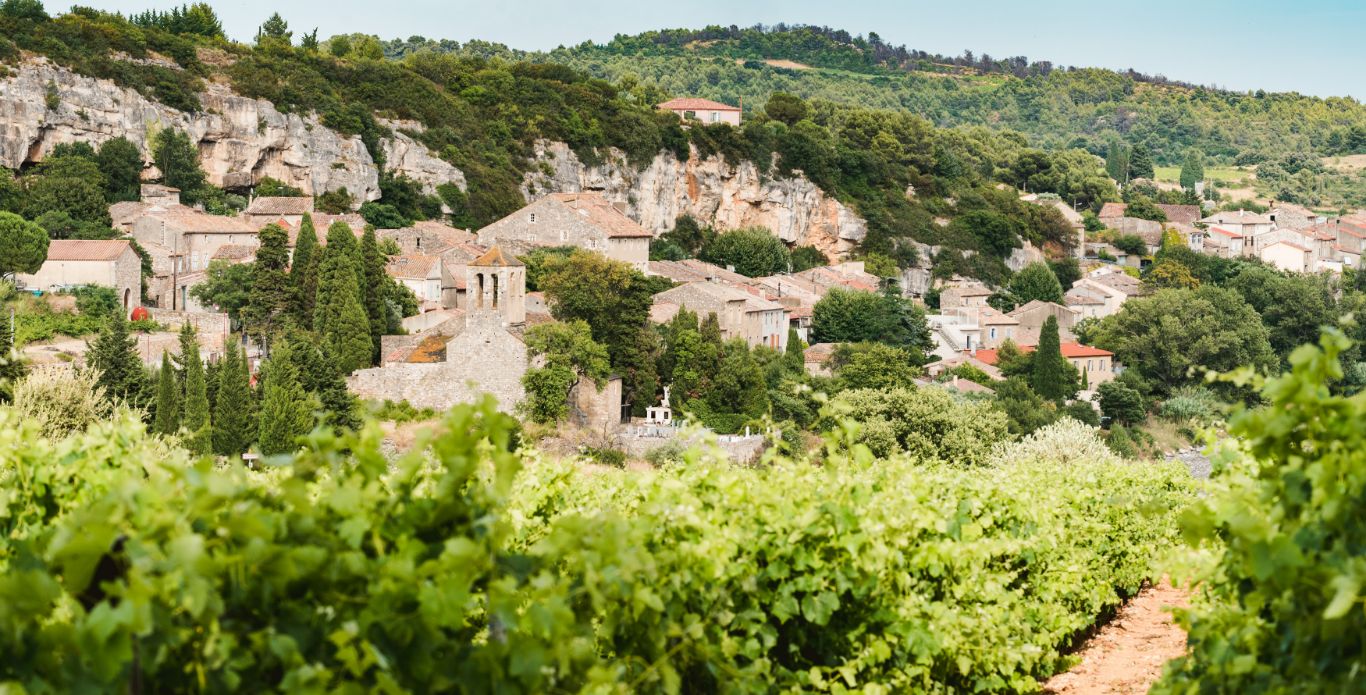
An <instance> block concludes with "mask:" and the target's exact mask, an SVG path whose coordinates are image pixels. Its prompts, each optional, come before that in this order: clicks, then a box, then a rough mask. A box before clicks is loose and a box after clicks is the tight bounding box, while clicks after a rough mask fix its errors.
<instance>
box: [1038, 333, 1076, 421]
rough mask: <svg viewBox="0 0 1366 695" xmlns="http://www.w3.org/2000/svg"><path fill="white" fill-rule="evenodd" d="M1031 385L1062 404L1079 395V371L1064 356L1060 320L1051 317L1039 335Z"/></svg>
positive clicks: (1041, 393) (1048, 397) (1049, 398)
mask: <svg viewBox="0 0 1366 695" xmlns="http://www.w3.org/2000/svg"><path fill="white" fill-rule="evenodd" d="M1030 362H1031V371H1030V375H1029V385H1030V387H1032V388H1033V389H1034V392H1035V393H1037V394H1039V395H1040V396H1043V397H1044V398H1046V399H1048V400H1051V401H1055V402H1058V403H1061V402H1063V401H1065V400H1067V399H1068V398H1071V397H1072V395H1073V394H1075V393H1076V392H1077V370H1076V369H1073V368H1072V365H1071V364H1069V363H1068V362H1067V358H1065V357H1063V356H1062V346H1061V344H1060V343H1059V340H1058V319H1057V317H1054V316H1049V317H1048V319H1047V320H1045V321H1044V322H1043V329H1042V330H1041V331H1040V332H1039V346H1038V348H1036V349H1035V350H1034V354H1033V356H1032V357H1031V358H1030Z"/></svg>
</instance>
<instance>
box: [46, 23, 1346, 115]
mask: <svg viewBox="0 0 1366 695" xmlns="http://www.w3.org/2000/svg"><path fill="white" fill-rule="evenodd" d="M184 1H186V0H82V1H81V3H80V4H83V5H89V6H94V7H99V8H101V9H108V10H116V11H121V12H131V11H140V10H143V9H147V8H150V7H160V8H168V7H172V6H175V5H179V4H181V3H182V2H184ZM47 4H48V6H49V7H50V8H52V9H56V8H59V7H64V6H65V5H64V3H63V4H59V3H58V2H56V1H55V0H47ZM211 4H212V5H213V6H214V7H215V8H216V9H217V10H218V13H219V16H220V17H221V18H222V19H223V23H224V26H225V28H226V29H227V31H228V34H229V35H230V36H231V37H233V38H235V39H240V40H249V39H250V38H251V37H252V35H254V33H255V31H256V26H257V25H258V24H260V22H261V21H262V20H264V19H265V18H266V17H267V16H269V15H270V13H271V12H273V11H276V10H278V11H279V12H280V13H281V14H282V15H283V16H284V18H285V19H286V20H287V21H288V22H289V23H290V26H291V28H293V29H294V30H295V31H296V32H299V31H301V30H302V31H310V30H312V29H313V28H314V27H317V28H318V29H319V32H318V35H319V36H320V37H323V38H326V37H328V36H331V35H333V34H339V33H350V32H364V33H370V34H378V35H379V36H381V37H382V38H394V37H408V36H412V35H415V34H416V35H422V36H426V37H429V38H448V39H455V40H457V41H467V40H469V39H473V38H478V39H485V40H489V41H496V42H500V43H505V44H507V45H509V46H512V47H514V48H523V49H549V48H554V47H556V46H559V45H573V44H577V43H580V42H582V41H584V40H593V41H596V42H603V41H607V40H609V39H611V38H612V36H613V35H614V34H618V33H625V34H634V33H638V32H640V31H644V30H647V29H660V28H670V27H689V28H696V27H702V26H705V25H708V24H721V25H730V24H737V25H740V26H750V25H753V24H756V23H764V24H776V23H778V22H787V23H789V24H817V25H822V24H823V25H828V26H831V27H836V28H842V29H846V30H848V31H849V32H850V33H853V34H866V33H868V32H870V31H875V32H877V33H878V34H880V35H881V36H882V39H883V40H884V41H886V42H888V43H891V44H894V45H895V44H905V45H906V46H907V47H909V48H913V49H921V50H926V51H931V52H935V53H944V54H951V55H957V54H961V53H962V52H963V50H964V49H970V50H972V51H973V52H974V53H977V54H981V53H988V54H990V55H992V56H994V57H1004V56H1013V55H1024V56H1028V57H1029V58H1030V59H1031V60H1051V61H1053V63H1054V64H1058V65H1078V66H1095V67H1108V68H1117V69H1123V68H1130V67H1132V68H1134V69H1136V70H1139V71H1142V72H1146V73H1149V74H1163V75H1166V76H1168V77H1170V78H1173V79H1181V80H1185V81H1188V82H1196V83H1199V84H1216V85H1219V86H1221V87H1227V88H1230V89H1259V88H1260V89H1266V90H1274V91H1298V92H1303V93H1306V94H1316V95H1320V96H1341V95H1350V96H1355V97H1357V98H1358V99H1366V41H1363V40H1362V30H1363V29H1366V0H1148V1H1147V2H1142V3H1131V2H1118V1H1116V0H1108V1H1107V0H1034V1H1033V2H1021V1H1020V0H933V1H926V0H901V1H900V2H895V1H892V0H843V1H832V0H781V1H779V0H693V1H690V2H689V1H683V0H584V1H581V2H561V1H551V0H542V1H533V0H480V1H477V2H475V1H469V0H447V1H445V2H442V1H440V0H378V1H377V0H297V1H293V2H278V1H274V2H266V1H265V0H220V1H218V2H211Z"/></svg>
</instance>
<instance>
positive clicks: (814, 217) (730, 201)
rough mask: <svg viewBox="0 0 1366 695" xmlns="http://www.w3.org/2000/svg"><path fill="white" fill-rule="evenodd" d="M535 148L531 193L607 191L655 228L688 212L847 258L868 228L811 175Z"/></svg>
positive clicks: (527, 190) (711, 160)
mask: <svg viewBox="0 0 1366 695" xmlns="http://www.w3.org/2000/svg"><path fill="white" fill-rule="evenodd" d="M535 156H536V160H537V164H538V169H536V170H533V171H532V172H530V173H528V174H527V175H526V177H525V179H524V181H523V184H522V193H523V195H524V196H525V197H526V199H527V200H528V201H531V200H535V199H536V198H539V197H541V196H543V195H545V194H547V193H576V192H580V191H602V192H603V194H604V195H605V196H607V197H608V198H610V199H611V200H612V201H614V202H619V203H624V204H625V206H626V213H627V214H628V215H630V216H631V218H632V219H634V220H636V221H637V222H639V223H640V224H641V225H642V226H643V227H645V228H646V229H649V230H651V231H653V232H655V233H657V234H658V233H662V232H665V231H667V230H669V229H670V228H672V227H673V224H674V220H676V219H677V218H678V217H679V216H680V215H684V214H687V215H692V216H693V217H695V218H697V219H699V220H702V221H704V222H707V223H709V224H712V225H715V226H717V227H719V228H722V229H734V228H737V227H750V226H757V227H764V228H767V229H769V230H771V231H772V232H773V233H774V234H776V235H777V236H778V237H780V238H781V239H783V241H786V242H789V243H793V244H802V245H809V246H815V247H816V248H819V249H821V250H822V251H824V252H825V253H826V254H827V255H829V256H831V257H833V258H843V257H845V256H847V255H848V253H849V252H850V251H852V250H853V248H854V246H855V245H856V244H858V242H860V241H862V240H863V238H864V237H865V236H866V235H867V231H868V227H867V224H866V223H865V222H864V221H863V219H862V218H860V217H859V216H858V215H857V214H856V213H854V211H853V210H850V209H849V208H847V207H845V206H844V205H843V204H842V203H840V202H839V201H838V200H835V199H834V198H832V197H830V196H828V195H826V194H825V192H823V191H822V190H821V189H820V188H819V187H818V186H816V184H814V183H812V182H811V181H809V180H807V179H806V178H804V177H801V176H797V177H791V178H769V177H764V176H761V175H760V173H759V170H758V168H757V167H756V166H754V164H753V163H751V162H744V163H742V164H739V165H731V164H728V163H726V162H725V161H723V160H722V159H721V158H720V157H715V156H713V157H707V158H701V157H698V156H697V153H696V151H694V152H693V154H692V156H691V157H689V158H688V159H687V161H679V160H678V158H677V157H675V156H674V155H673V154H672V153H660V154H659V155H657V156H656V157H655V158H654V159H653V160H652V161H651V162H650V163H649V164H648V165H647V166H645V167H644V168H639V167H636V166H633V165H631V164H630V163H629V162H627V161H626V157H625V155H624V154H623V153H621V152H619V151H617V150H611V151H610V152H609V153H608V156H607V158H606V160H605V161H604V162H603V163H602V164H597V165H593V166H590V165H587V164H585V163H584V162H583V161H582V160H580V159H579V157H578V156H577V155H575V154H574V152H573V150H571V149H570V148H569V146H568V145H566V144H564V143H561V142H540V143H537V145H536V148H535Z"/></svg>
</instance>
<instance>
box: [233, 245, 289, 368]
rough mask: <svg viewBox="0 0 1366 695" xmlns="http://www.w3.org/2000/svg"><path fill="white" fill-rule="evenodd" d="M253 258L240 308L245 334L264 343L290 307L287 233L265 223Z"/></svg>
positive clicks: (276, 329)
mask: <svg viewBox="0 0 1366 695" xmlns="http://www.w3.org/2000/svg"><path fill="white" fill-rule="evenodd" d="M258 236H259V238H260V240H261V246H260V247H259V248H258V249H256V262H255V263H253V264H252V270H251V292H250V294H249V295H248V299H247V305H246V307H244V308H243V309H242V323H243V327H244V330H246V332H247V333H248V335H250V336H252V337H253V338H255V339H256V340H257V341H258V342H260V343H263V344H264V343H265V342H266V341H267V340H268V339H269V338H271V337H273V336H274V334H275V333H276V332H277V331H278V330H279V329H280V327H281V326H280V323H281V321H282V320H283V319H284V316H285V313H286V312H287V311H288V310H289V307H290V295H291V287H290V283H289V277H288V275H286V273H285V268H286V267H287V266H288V265H289V249H288V245H289V235H288V234H287V233H285V230H284V229H283V228H282V227H280V225H277V224H268V225H266V226H265V227H263V228H262V229H261V232H260V234H259V235H258Z"/></svg>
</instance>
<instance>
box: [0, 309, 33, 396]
mask: <svg viewBox="0 0 1366 695" xmlns="http://www.w3.org/2000/svg"><path fill="white" fill-rule="evenodd" d="M9 322H10V317H9V312H3V313H0V403H8V402H9V401H10V400H11V399H12V398H13V396H14V384H15V382H17V381H19V380H20V379H22V378H24V374H25V373H27V371H28V368H27V367H25V366H24V360H23V358H22V357H20V356H19V351H18V350H15V349H14V332H13V331H11V330H10V327H9Z"/></svg>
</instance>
